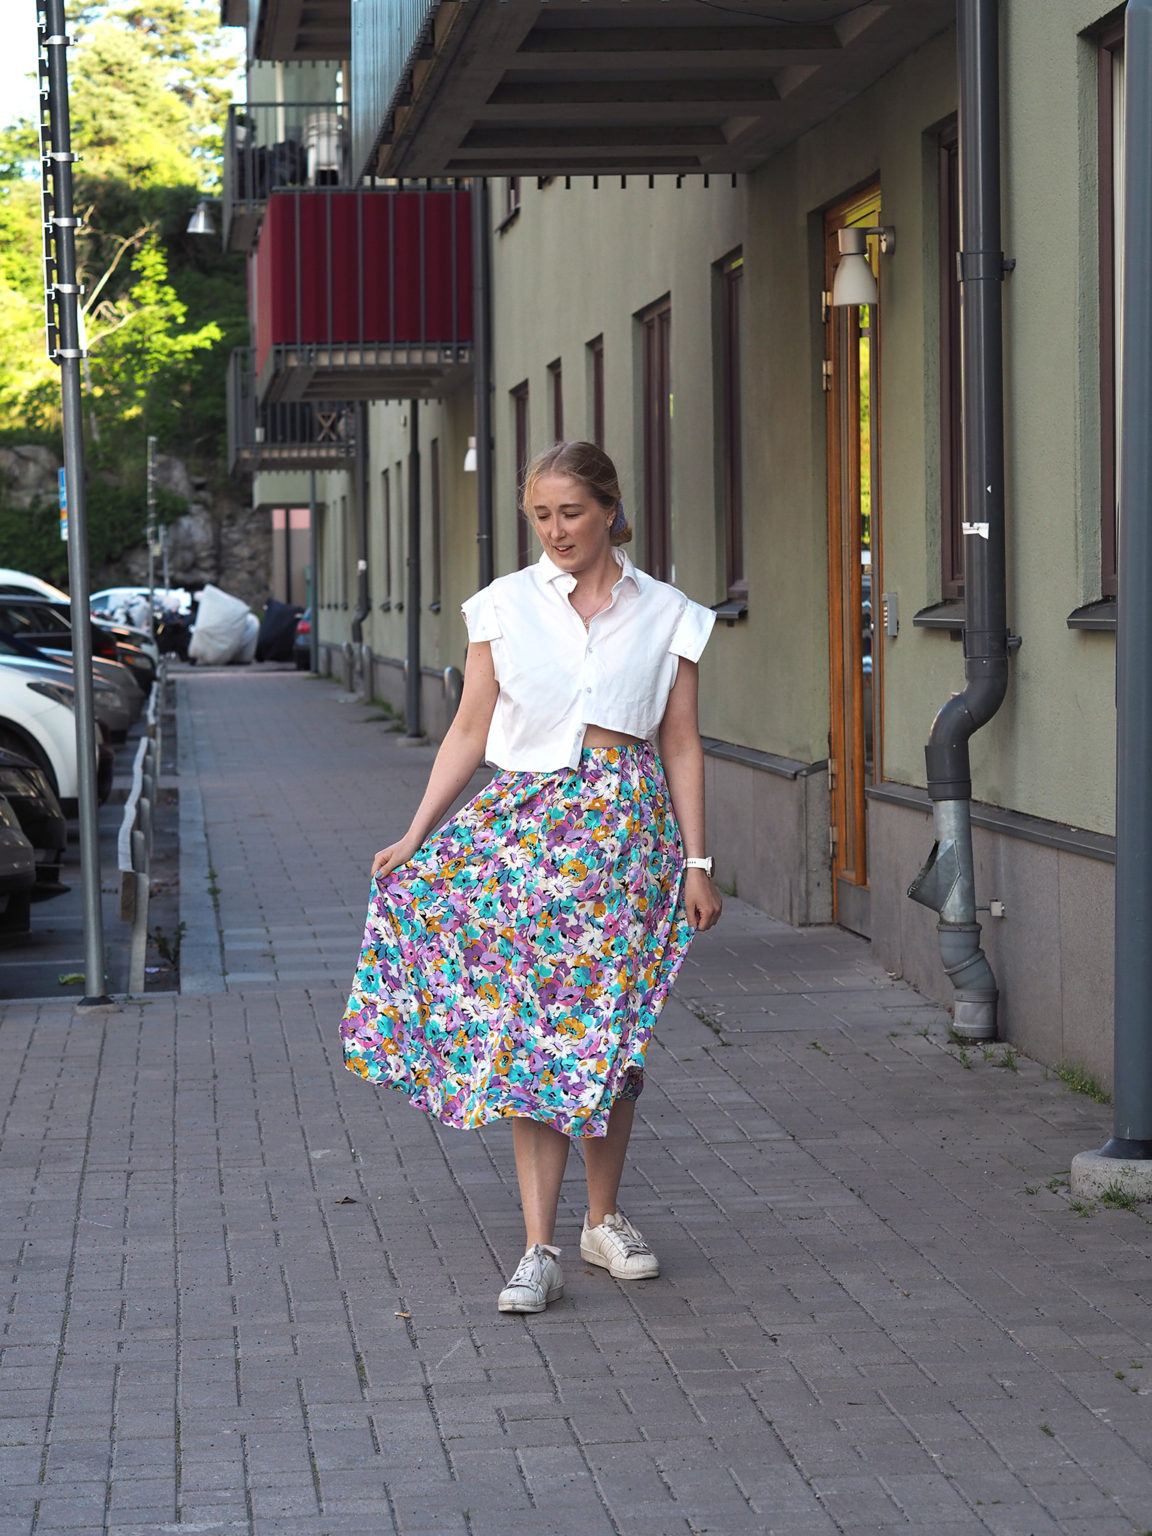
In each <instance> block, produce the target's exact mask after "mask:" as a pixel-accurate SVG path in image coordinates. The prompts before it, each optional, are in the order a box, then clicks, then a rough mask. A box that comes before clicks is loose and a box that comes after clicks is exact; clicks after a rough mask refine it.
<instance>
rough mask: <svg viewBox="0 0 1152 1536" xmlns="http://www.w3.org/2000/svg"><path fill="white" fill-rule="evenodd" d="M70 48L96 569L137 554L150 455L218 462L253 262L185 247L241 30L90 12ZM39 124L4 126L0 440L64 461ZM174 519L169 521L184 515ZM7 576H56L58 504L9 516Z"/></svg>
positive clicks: (181, 5)
mask: <svg viewBox="0 0 1152 1536" xmlns="http://www.w3.org/2000/svg"><path fill="white" fill-rule="evenodd" d="M74 30H75V35H76V46H75V47H74V48H72V49H70V50H69V96H70V106H71V121H72V136H73V149H74V150H76V151H77V153H78V154H79V155H80V156H81V158H80V160H79V161H78V162H77V164H76V175H75V201H76V210H77V213H78V214H79V215H80V217H81V220H82V224H81V229H80V231H79V232H78V236H77V264H78V277H79V281H80V283H81V285H82V288H83V290H84V297H83V300H82V305H83V313H84V321H85V333H86V334H85V342H86V346H87V348H88V353H89V356H88V359H87V362H86V365H85V372H84V380H83V383H84V398H83V406H84V426H85V433H86V456H87V465H88V486H87V506H88V514H89V543H90V548H91V556H92V565H93V568H96V567H98V566H99V565H100V564H101V563H102V562H103V561H105V560H108V559H112V558H115V557H117V556H119V555H121V554H123V553H124V552H126V551H127V550H128V549H130V548H131V547H133V546H134V545H137V544H139V542H140V536H141V530H142V528H143V497H144V491H143V484H144V461H145V453H146V441H147V438H148V436H149V434H155V435H156V437H157V438H158V441H159V446H160V451H161V452H162V453H172V454H176V455H179V456H181V457H185V458H192V459H199V460H201V461H204V460H207V461H209V462H211V461H213V460H215V461H217V462H218V461H219V460H220V459H222V458H223V439H224V431H225V423H224V375H225V371H226V367H227V360H228V356H229V354H230V352H231V349H232V348H233V347H235V346H240V345H243V344H244V342H246V340H247V311H246V303H245V295H244V271H243V262H242V258H240V257H238V256H227V255H225V254H224V253H223V252H221V251H220V249H219V247H218V245H217V243H216V242H215V241H212V240H204V239H197V238H195V237H189V236H187V235H186V234H185V229H186V226H187V223H188V217H189V214H190V213H191V211H192V209H193V207H194V206H195V204H196V201H197V199H198V198H199V197H200V196H201V195H203V193H204V192H206V191H212V190H214V189H215V188H217V187H218V185H219V181H220V158H221V148H222V131H223V123H224V118H225V115H226V114H225V108H226V103H227V102H228V100H229V99H230V98H231V96H232V94H233V86H234V83H235V79H234V77H235V73H236V69H237V65H238V62H239V60H238V57H237V52H238V49H237V46H236V43H235V39H236V35H237V34H236V33H235V32H233V31H231V30H227V31H226V30H224V29H222V28H221V27H220V26H219V7H218V5H217V4H216V3H215V0H157V3H153V4H150V5H149V6H147V7H144V6H143V5H137V4H133V3H130V0H106V3H98V4H91V5H88V6H86V7H85V8H84V9H83V10H82V11H81V12H80V14H79V16H78V17H77V19H76V22H75V28H74ZM40 218H41V214H40V189H39V163H38V148H37V141H36V129H35V126H34V125H32V124H30V123H26V122H20V123H13V124H10V125H9V126H8V127H7V128H4V129H0V348H2V349H3V350H2V355H3V357H4V362H5V366H4V369H3V370H2V371H0V439H2V440H4V441H7V442H10V443H28V442H43V443H45V444H46V445H47V446H49V447H51V448H52V449H53V450H54V451H55V452H56V453H57V455H58V456H60V455H61V444H60V439H59V428H60V378H59V372H58V370H57V368H56V367H55V365H54V364H53V363H51V362H50V361H49V360H48V358H47V356H46V353H45V346H44V294H43V267H42V259H41V228H40ZM182 510H184V509H183V506H182V505H179V504H177V505H175V506H170V507H169V508H168V513H169V515H175V514H176V513H178V512H179V511H182ZM0 545H2V547H3V548H4V550H5V558H6V561H7V563H10V564H20V565H22V566H24V567H25V568H27V569H31V570H35V571H37V572H39V573H40V574H42V575H44V576H46V577H49V578H51V579H56V580H58V579H59V577H60V575H61V574H63V571H64V569H65V563H66V562H65V549H64V546H63V545H62V544H61V543H60V540H59V533H58V523H57V511H56V507H55V505H54V504H53V505H51V506H46V507H43V508H40V509H38V510H36V511H34V512H31V513H30V512H28V511H24V510H19V511H17V510H15V509H12V508H10V507H7V506H6V505H5V504H4V491H3V487H2V485H0Z"/></svg>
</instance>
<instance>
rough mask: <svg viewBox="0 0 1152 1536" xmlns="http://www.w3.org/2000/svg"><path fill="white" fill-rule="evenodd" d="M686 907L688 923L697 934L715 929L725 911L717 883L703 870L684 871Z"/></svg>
mask: <svg viewBox="0 0 1152 1536" xmlns="http://www.w3.org/2000/svg"><path fill="white" fill-rule="evenodd" d="M684 906H685V909H686V910H687V913H688V922H689V924H690V926H691V927H692V928H694V929H695V930H696V932H697V933H703V932H704V930H705V929H706V928H712V927H714V926H715V924H716V923H717V921H718V920H719V917H720V913H721V912H722V911H723V910H724V902H723V899H722V897H721V895H720V892H719V890H718V889H717V887H716V882H715V881H714V880H713V879H712V878H711V876H709V875H707V874H705V872H704V871H703V870H702V869H686V870H685V871H684Z"/></svg>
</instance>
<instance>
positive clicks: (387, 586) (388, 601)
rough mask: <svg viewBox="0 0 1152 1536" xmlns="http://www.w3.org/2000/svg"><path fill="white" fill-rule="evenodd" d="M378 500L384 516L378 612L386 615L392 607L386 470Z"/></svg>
mask: <svg viewBox="0 0 1152 1536" xmlns="http://www.w3.org/2000/svg"><path fill="white" fill-rule="evenodd" d="M380 500H381V503H382V507H383V514H384V516H383V524H384V529H383V532H384V601H383V602H382V603H381V604H380V612H381V613H388V612H389V611H390V609H391V607H392V478H391V476H390V475H389V473H388V471H387V470H386V469H385V470H382V471H381V473H380Z"/></svg>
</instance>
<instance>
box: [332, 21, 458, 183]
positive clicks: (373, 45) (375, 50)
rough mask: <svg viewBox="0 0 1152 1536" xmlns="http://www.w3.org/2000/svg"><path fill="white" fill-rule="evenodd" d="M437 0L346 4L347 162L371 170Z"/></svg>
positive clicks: (357, 169) (360, 171)
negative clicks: (349, 110)
mask: <svg viewBox="0 0 1152 1536" xmlns="http://www.w3.org/2000/svg"><path fill="white" fill-rule="evenodd" d="M438 3H439V0H357V3H356V4H355V5H354V6H353V7H352V101H353V110H352V165H353V167H354V172H355V174H356V175H357V176H371V175H372V174H373V173H374V171H375V166H376V150H377V147H378V145H379V143H380V140H381V137H382V136H383V135H384V134H385V133H386V132H387V131H388V125H389V123H390V122H391V118H392V113H393V112H394V111H395V109H396V107H398V106H400V105H402V104H403V98H404V94H405V91H406V89H407V87H406V85H405V82H406V80H407V78H408V66H409V62H410V61H411V60H412V58H413V56H414V55H415V54H416V53H417V51H418V50H419V49H421V48H422V47H423V46H424V44H425V43H426V41H427V39H428V37H429V35H430V30H431V27H432V18H433V16H434V15H435V13H436V10H437V7H438Z"/></svg>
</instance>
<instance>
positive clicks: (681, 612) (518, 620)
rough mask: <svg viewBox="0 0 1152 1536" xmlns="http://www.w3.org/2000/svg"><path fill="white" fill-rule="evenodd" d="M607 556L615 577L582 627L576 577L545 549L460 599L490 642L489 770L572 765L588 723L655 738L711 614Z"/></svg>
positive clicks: (476, 630)
mask: <svg viewBox="0 0 1152 1536" xmlns="http://www.w3.org/2000/svg"><path fill="white" fill-rule="evenodd" d="M613 553H614V555H615V557H616V561H617V564H618V565H619V566H620V576H619V578H618V580H617V582H616V585H615V586H614V587H613V588H612V597H611V599H610V601H609V603H608V606H607V608H605V609H604V610H603V611H602V612H601V613H598V614H595V615H594V616H593V618H592V621H591V623H590V625H589V626H588V628H587V629H585V628H584V621H583V619H582V618H581V617H580V615H579V614H578V613H577V612H576V610H575V608H573V607H572V605H571V603H570V602H569V601H568V594H569V593H570V592H571V591H572V589H573V587H575V585H576V578H575V576H573V575H572V574H571V573H570V572H568V571H562V570H561V569H560V568H559V566H557V565H555V564H554V563H553V561H551V560H550V559H549V558H548V556H547V555H541V556H540V559H539V560H538V561H537V562H536V564H535V565H531V566H528V567H527V568H526V569H525V570H521V571H514V572H513V573H512V574H511V575H510V576H500V577H498V578H497V580H495V581H494V582H493V583H492V584H491V586H488V587H485V588H483V590H482V591H480V592H477V593H476V594H475V595H474V596H473V597H470V598H469V599H468V601H467V602H466V603H465V604H464V605H463V613H464V618H465V620H466V622H467V625H468V637H469V639H470V640H473V641H481V640H487V641H488V642H489V644H490V645H491V647H492V665H493V667H494V669H495V672H496V681H497V682H498V683H499V685H500V694H499V697H498V698H497V700H496V708H495V710H494V712H493V715H492V725H491V728H490V729H489V732H488V742H487V746H486V748H485V756H486V758H487V760H488V761H489V762H490V763H492V764H493V765H494V766H495V767H497V768H506V769H511V770H512V771H513V772H518V773H519V772H523V773H549V772H551V771H552V770H554V769H557V768H565V767H567V768H574V767H575V766H576V764H577V763H578V762H579V760H580V750H581V746H582V743H583V740H584V729H585V727H586V726H589V725H599V726H603V727H604V729H605V730H609V731H619V732H620V733H621V734H622V735H627V736H638V737H641V738H642V739H649V738H652V737H654V736H655V734H656V732H657V730H658V729H659V726H660V722H661V720H662V719H663V718H664V710H665V707H666V706H667V703H668V695H669V693H670V692H671V691H672V684H673V683H674V682H675V681H676V670H677V667H678V665H679V658H680V657H681V656H683V657H685V658H686V659H687V660H688V661H693V662H695V661H699V659H700V656H701V653H702V652H703V650H704V646H705V645H706V643H707V641H708V636H709V635H710V634H711V632H712V625H713V624H714V623H715V620H716V615H715V614H714V613H713V612H712V610H711V609H710V608H705V607H703V606H702V605H701V604H700V603H694V602H692V600H691V599H690V598H688V597H686V596H685V595H684V593H683V592H680V591H678V590H677V588H676V587H670V586H669V585H668V584H667V583H666V582H663V581H657V580H656V579H655V577H653V576H648V575H647V574H646V573H645V572H643V571H638V570H637V569H636V567H635V566H634V565H633V564H632V562H631V560H629V558H628V556H627V555H626V554H625V553H624V551H623V550H622V549H617V550H614V551H613Z"/></svg>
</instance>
